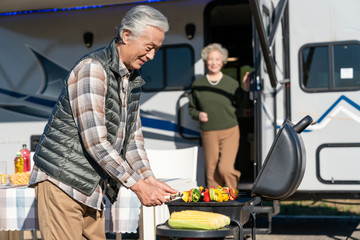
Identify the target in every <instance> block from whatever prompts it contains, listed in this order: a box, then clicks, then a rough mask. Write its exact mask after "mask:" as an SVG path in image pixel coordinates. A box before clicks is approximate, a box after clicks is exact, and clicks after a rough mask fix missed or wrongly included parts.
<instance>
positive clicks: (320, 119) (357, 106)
mask: <svg viewBox="0 0 360 240" xmlns="http://www.w3.org/2000/svg"><path fill="white" fill-rule="evenodd" d="M342 100H344V101H345V102H347V103H349V104H350V105H351V106H353V107H354V108H356V109H357V110H359V111H360V106H359V105H358V104H356V103H355V102H354V101H352V100H350V99H349V98H347V97H346V96H344V95H341V96H340V97H339V98H338V100H336V101H335V102H334V103H333V105H331V106H330V108H329V109H328V110H327V111H325V113H324V114H323V115H322V116H321V117H320V118H319V119H318V120H317V123H320V122H321V121H322V120H324V118H326V116H327V115H328V114H329V113H330V112H331V111H332V110H333V109H334V108H335V107H336V105H338V104H339V103H340V102H341V101H342Z"/></svg>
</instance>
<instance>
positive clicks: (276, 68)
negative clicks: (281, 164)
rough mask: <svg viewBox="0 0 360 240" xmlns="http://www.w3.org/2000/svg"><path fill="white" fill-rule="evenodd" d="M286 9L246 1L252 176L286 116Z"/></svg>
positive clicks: (284, 5) (263, 0)
mask: <svg viewBox="0 0 360 240" xmlns="http://www.w3.org/2000/svg"><path fill="white" fill-rule="evenodd" d="M287 5H288V1H287V0H280V1H277V4H276V5H275V4H274V3H273V2H272V1H270V0H250V8H251V12H252V17H253V19H252V20H253V41H254V44H253V46H254V47H253V55H254V68H255V73H254V77H253V79H252V82H251V93H250V97H251V99H252V100H253V102H254V111H255V114H254V122H255V124H254V125H255V126H254V143H255V149H254V151H255V152H254V154H255V162H256V163H257V166H256V168H255V174H254V175H255V176H256V175H257V174H256V172H258V170H259V169H260V167H261V163H262V162H263V160H264V159H263V158H264V157H265V153H266V152H268V150H269V148H270V146H271V143H272V142H273V140H274V138H275V136H276V132H277V128H278V124H277V122H276V119H278V118H279V119H284V118H289V115H290V109H289V108H288V107H286V106H288V104H286V103H287V102H288V101H289V94H288V91H287V88H284V87H283V84H287V83H286V82H287V81H286V79H289V71H288V50H287V49H288V37H287V35H288V34H287V32H288V27H287ZM279 36H280V37H279ZM275 59H276V61H275ZM279 79H281V80H279ZM280 93H283V94H280ZM283 103H285V104H283ZM279 106H280V107H279ZM281 106H284V108H281Z"/></svg>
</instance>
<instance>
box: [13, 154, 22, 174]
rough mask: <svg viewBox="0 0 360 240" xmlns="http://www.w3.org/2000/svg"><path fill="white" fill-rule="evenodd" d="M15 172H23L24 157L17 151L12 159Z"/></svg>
mask: <svg viewBox="0 0 360 240" xmlns="http://www.w3.org/2000/svg"><path fill="white" fill-rule="evenodd" d="M14 165H15V173H22V172H24V159H23V158H22V157H21V153H20V152H17V153H16V157H15V159H14Z"/></svg>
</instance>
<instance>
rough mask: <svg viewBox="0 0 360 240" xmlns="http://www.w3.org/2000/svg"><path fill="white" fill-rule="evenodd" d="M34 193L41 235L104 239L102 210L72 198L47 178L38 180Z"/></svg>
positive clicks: (47, 239) (50, 239)
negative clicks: (46, 179)
mask: <svg viewBox="0 0 360 240" xmlns="http://www.w3.org/2000/svg"><path fill="white" fill-rule="evenodd" d="M35 194H36V199H37V204H38V218H39V227H40V232H41V235H42V239H45V240H53V239H56V240H62V239H64V240H68V239H71V240H82V239H94V240H98V239H101V240H105V239H106V237H105V214H104V211H98V210H96V209H93V208H90V207H87V206H85V205H84V204H82V203H80V202H77V201H75V200H73V199H72V198H71V197H69V196H68V195H67V194H66V193H64V192H63V191H62V190H61V189H60V188H58V187H57V186H55V185H54V184H52V183H51V182H49V181H43V182H40V183H38V184H37V186H36V187H35Z"/></svg>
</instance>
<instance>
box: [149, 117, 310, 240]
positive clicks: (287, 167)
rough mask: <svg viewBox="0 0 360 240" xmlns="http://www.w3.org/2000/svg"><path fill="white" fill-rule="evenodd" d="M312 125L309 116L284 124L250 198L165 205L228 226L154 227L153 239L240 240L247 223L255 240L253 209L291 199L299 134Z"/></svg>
mask: <svg viewBox="0 0 360 240" xmlns="http://www.w3.org/2000/svg"><path fill="white" fill-rule="evenodd" d="M311 123H312V118H311V117H310V116H306V117H304V118H303V119H302V120H300V121H299V122H298V123H297V124H296V125H294V124H293V123H292V122H290V121H289V120H287V119H286V120H285V121H284V123H283V124H282V126H281V128H280V130H279V132H278V133H277V135H276V138H275V141H274V142H273V144H272V146H271V148H270V150H269V152H268V155H267V156H266V159H265V162H264V164H263V166H262V167H261V169H260V172H259V174H258V176H257V177H256V179H255V182H254V185H253V188H252V191H251V194H250V196H240V197H239V198H238V199H236V200H233V201H227V202H190V203H187V202H184V201H183V200H182V199H178V200H174V201H171V202H168V203H167V205H168V207H169V211H170V214H171V213H172V212H174V211H181V210H200V211H209V212H216V213H221V214H224V215H227V216H229V217H230V218H231V223H230V225H228V226H226V227H224V228H221V229H218V230H193V229H173V228H170V227H169V226H168V223H167V222H165V223H164V224H160V225H158V226H157V227H156V235H157V236H159V237H160V236H161V237H168V238H169V239H178V238H180V239H181V238H200V239H201V238H212V239H224V238H225V237H226V236H234V237H235V239H238V240H240V239H243V225H244V224H245V223H247V222H248V221H249V219H250V223H251V227H252V239H253V240H255V238H256V236H255V213H254V212H253V210H254V206H255V205H257V204H259V203H260V202H261V199H269V200H282V199H286V198H288V197H289V196H291V195H292V194H293V193H294V192H295V191H296V190H297V188H298V187H299V185H300V183H301V180H302V178H303V176H304V172H305V164H306V154H305V148H304V144H303V141H302V138H301V136H300V133H301V132H302V131H303V130H305V128H307V127H308V126H309V125H310V124H311Z"/></svg>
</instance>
